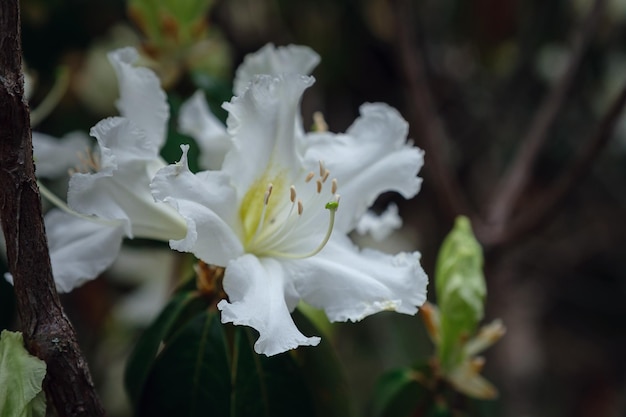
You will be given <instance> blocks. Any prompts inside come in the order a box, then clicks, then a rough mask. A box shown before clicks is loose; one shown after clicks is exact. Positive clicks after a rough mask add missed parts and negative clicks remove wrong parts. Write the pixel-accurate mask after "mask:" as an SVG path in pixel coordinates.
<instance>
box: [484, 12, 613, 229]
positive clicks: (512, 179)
mask: <svg viewBox="0 0 626 417" xmlns="http://www.w3.org/2000/svg"><path fill="white" fill-rule="evenodd" d="M605 3H606V0H595V1H594V4H593V6H592V9H591V11H590V12H589V15H588V16H587V19H586V20H585V22H584V24H583V25H582V26H581V28H580V30H579V31H578V32H577V34H576V36H575V38H574V41H573V46H572V53H571V55H570V59H569V63H568V65H567V68H566V70H565V72H564V73H563V75H562V77H561V79H560V80H559V82H558V83H557V84H555V86H554V88H553V89H552V90H551V91H550V94H549V95H548V96H547V97H546V99H545V100H544V102H543V104H542V105H541V107H540V108H539V110H538V111H537V113H536V114H535V117H534V119H533V121H532V123H531V126H530V128H529V130H528V133H527V134H526V135H525V137H524V138H523V140H522V141H521V148H520V150H519V152H518V153H517V155H516V158H515V160H514V162H513V163H512V164H511V165H510V167H509V169H508V170H507V172H506V174H505V175H504V177H503V179H502V181H501V182H500V184H499V185H498V186H497V187H496V192H495V193H494V197H493V198H492V203H491V204H490V211H489V213H488V220H489V223H491V224H492V225H493V227H494V228H496V229H498V230H499V231H500V232H502V233H505V231H504V229H506V228H507V227H508V222H509V220H510V218H511V216H512V215H513V212H514V210H515V207H516V205H517V203H518V201H519V199H520V197H521V195H522V194H523V193H524V191H525V190H526V187H527V185H528V183H529V181H530V178H531V176H532V168H533V164H534V163H535V161H536V159H537V156H538V154H539V151H540V150H541V148H542V146H543V144H544V142H545V140H546V138H547V136H548V132H549V130H550V127H551V126H552V124H553V122H554V120H555V118H556V116H557V114H558V113H559V110H560V109H561V108H562V105H563V102H564V100H565V97H566V96H567V93H568V92H569V91H570V89H571V87H572V85H573V83H574V80H575V76H576V73H577V72H578V68H579V67H580V61H581V60H582V57H583V55H584V53H585V51H586V50H587V46H588V44H589V40H590V39H591V36H592V35H593V33H594V31H595V29H596V27H597V25H598V22H599V20H600V16H601V15H602V11H603V10H604V6H605Z"/></svg>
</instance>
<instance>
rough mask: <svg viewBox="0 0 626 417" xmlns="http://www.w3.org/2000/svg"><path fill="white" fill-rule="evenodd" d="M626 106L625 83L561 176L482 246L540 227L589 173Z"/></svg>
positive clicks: (516, 236) (513, 237)
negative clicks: (505, 227)
mask: <svg viewBox="0 0 626 417" xmlns="http://www.w3.org/2000/svg"><path fill="white" fill-rule="evenodd" d="M625 105H626V83H625V84H624V86H623V87H622V90H621V91H620V94H619V95H618V96H617V97H616V98H615V100H614V101H613V103H612V104H611V107H610V108H609V110H608V111H607V113H606V114H605V115H604V118H603V119H602V121H601V122H600V124H599V125H598V128H597V129H596V130H595V132H594V133H593V134H592V135H591V136H590V137H589V139H588V140H587V141H586V142H585V143H584V144H583V145H582V146H581V148H580V150H579V152H578V155H577V156H576V158H575V159H574V160H573V161H572V162H571V163H570V164H569V166H568V167H567V168H566V169H565V170H564V172H563V173H561V175H560V176H559V178H558V180H556V181H555V182H554V184H553V185H552V186H551V187H547V188H546V189H545V190H543V191H542V192H541V193H540V195H538V196H537V197H535V198H533V202H532V203H530V204H529V207H528V208H526V209H524V212H523V213H522V214H520V215H519V216H518V217H516V218H515V219H514V220H513V221H511V223H510V226H509V227H507V229H506V230H504V231H502V233H498V234H496V235H486V236H484V238H485V240H486V241H485V242H484V243H486V244H488V245H492V246H494V245H503V244H508V243H510V242H512V241H514V240H516V239H519V237H520V236H521V235H523V234H526V233H529V232H532V231H533V230H535V229H537V228H538V227H539V226H541V224H542V222H543V221H544V220H545V219H546V218H547V217H549V215H550V213H552V212H553V211H554V210H555V209H556V208H557V207H558V205H559V203H560V202H561V201H563V199H564V198H565V196H566V195H567V194H568V193H569V192H570V191H571V190H572V189H573V188H574V187H575V186H576V185H577V184H578V183H579V181H580V180H581V179H582V178H583V177H584V176H585V175H586V174H587V173H588V172H589V169H590V167H591V164H592V163H593V161H594V160H595V159H596V157H597V156H598V154H599V153H600V151H601V150H602V149H603V148H604V147H605V145H606V144H607V143H608V142H609V140H610V139H611V137H612V133H613V131H614V128H615V124H616V123H617V122H618V121H619V118H620V115H621V114H622V111H623V110H624V106H625ZM496 239H497V240H496Z"/></svg>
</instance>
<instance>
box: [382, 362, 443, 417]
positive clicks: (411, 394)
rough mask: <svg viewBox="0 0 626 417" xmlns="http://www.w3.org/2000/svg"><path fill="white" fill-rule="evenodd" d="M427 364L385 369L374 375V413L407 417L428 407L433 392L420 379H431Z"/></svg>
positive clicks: (430, 404) (430, 403) (422, 411)
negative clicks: (375, 378)
mask: <svg viewBox="0 0 626 417" xmlns="http://www.w3.org/2000/svg"><path fill="white" fill-rule="evenodd" d="M431 380H432V372H431V370H430V367H429V366H428V365H420V366H418V367H416V368H403V369H396V370H392V371H389V372H387V373H385V374H383V376H381V377H380V378H379V379H378V382H377V383H376V388H375V391H374V399H373V406H374V416H376V417H386V416H389V417H409V416H413V415H420V414H418V411H421V413H422V414H423V413H424V412H425V411H427V410H429V409H431V408H432V407H433V405H434V403H433V393H432V392H431V391H430V390H428V389H427V388H426V386H425V385H424V384H423V381H431Z"/></svg>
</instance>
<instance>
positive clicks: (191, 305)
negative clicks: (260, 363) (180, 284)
mask: <svg viewBox="0 0 626 417" xmlns="http://www.w3.org/2000/svg"><path fill="white" fill-rule="evenodd" d="M205 308H206V305H205V303H204V300H202V299H200V298H198V297H197V295H196V294H195V293H191V292H184V293H179V294H177V295H175V296H174V298H172V300H170V302H169V303H168V305H167V306H166V307H165V308H164V309H163V311H162V312H161V314H160V315H159V317H158V318H157V319H156V320H155V321H154V323H152V325H150V327H148V328H147V329H146V331H145V332H144V333H143V335H142V336H141V338H140V339H139V341H138V342H137V345H136V346H135V349H134V350H133V352H132V354H131V355H130V359H129V360H128V364H127V366H126V373H125V375H124V383H125V385H126V391H127V392H128V395H129V397H130V400H131V402H132V403H133V404H134V405H137V403H138V401H139V398H140V397H141V392H142V389H143V385H144V383H145V382H146V378H147V377H148V374H149V373H150V369H151V367H152V363H153V361H154V358H155V357H156V355H157V352H158V350H159V346H160V345H161V343H162V342H163V341H165V340H167V339H168V338H169V337H171V335H172V334H173V332H175V330H176V329H178V328H180V324H181V322H183V321H185V320H187V319H189V318H190V317H191V316H192V315H193V314H195V313H197V312H198V311H201V310H202V309H205Z"/></svg>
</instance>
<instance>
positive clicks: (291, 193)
mask: <svg viewBox="0 0 626 417" xmlns="http://www.w3.org/2000/svg"><path fill="white" fill-rule="evenodd" d="M289 199H290V200H291V202H292V203H293V202H295V201H296V187H294V186H293V185H292V186H291V187H289Z"/></svg>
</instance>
